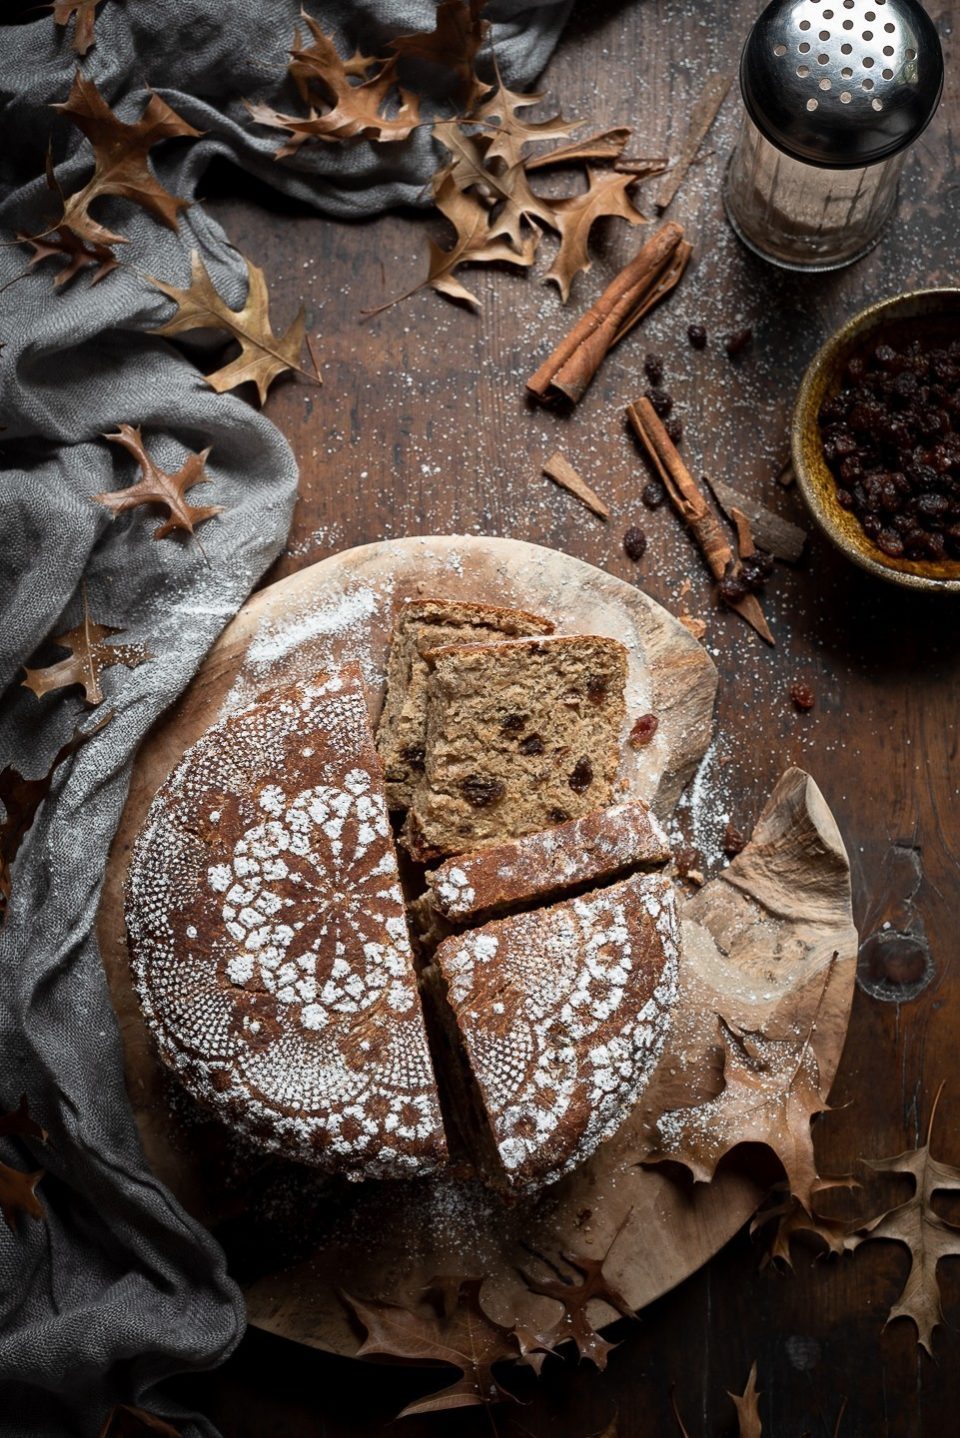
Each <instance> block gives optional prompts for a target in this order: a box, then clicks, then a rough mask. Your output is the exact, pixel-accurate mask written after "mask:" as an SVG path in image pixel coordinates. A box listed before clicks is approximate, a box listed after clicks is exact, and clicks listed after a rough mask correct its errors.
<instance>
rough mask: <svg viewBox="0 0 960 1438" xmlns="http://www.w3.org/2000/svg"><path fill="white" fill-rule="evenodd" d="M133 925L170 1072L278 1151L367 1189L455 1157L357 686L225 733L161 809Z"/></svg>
mask: <svg viewBox="0 0 960 1438" xmlns="http://www.w3.org/2000/svg"><path fill="white" fill-rule="evenodd" d="M127 924H128V932H129V935H130V943H131V952H132V962H133V971H134V978H135V983H136V987H137V992H138V995H139V998H140V1002H141V1004H142V1007H143V1010H144V1014H145V1016H146V1018H147V1022H148V1024H149V1026H150V1027H151V1029H152V1030H153V1032H154V1034H155V1035H156V1038H157V1040H158V1043H159V1045H160V1049H161V1053H162V1055H163V1057H164V1059H165V1060H166V1061H167V1062H168V1063H169V1064H171V1066H172V1067H173V1068H174V1069H175V1070H176V1071H177V1073H178V1074H179V1075H180V1077H181V1078H182V1080H183V1082H184V1084H185V1085H186V1086H187V1088H189V1089H190V1090H191V1091H192V1092H193V1093H194V1095H195V1097H197V1098H198V1099H200V1100H201V1101H203V1102H205V1103H207V1104H210V1105H211V1106H212V1107H213V1108H215V1109H216V1110H217V1111H218V1112H219V1113H220V1114H221V1116H222V1117H224V1118H225V1119H227V1120H228V1121H229V1122H230V1123H232V1124H234V1125H235V1126H238V1127H241V1128H243V1129H245V1130H247V1131H248V1132H250V1133H252V1134H253V1135H254V1136H255V1137H256V1138H258V1139H259V1140H260V1141H261V1142H262V1143H264V1144H266V1145H267V1146H269V1147H273V1148H278V1149H282V1150H283V1151H285V1152H287V1153H290V1154H292V1155H294V1156H296V1157H299V1158H302V1159H306V1160H308V1161H310V1162H313V1163H317V1164H319V1165H321V1166H323V1167H326V1168H330V1169H332V1170H333V1169H335V1170H340V1171H343V1172H346V1173H348V1174H351V1175H353V1176H358V1177H366V1176H399V1175H402V1174H408V1173H411V1172H424V1171H428V1170H429V1169H430V1168H432V1167H434V1166H435V1165H436V1163H437V1162H438V1161H439V1160H441V1159H442V1157H443V1153H444V1142H443V1137H442V1127H441V1120H440V1115H439V1107H438V1102H437V1098H436V1094H435V1090H434V1083H433V1076H432V1069H431V1065H430V1059H429V1054H428V1049H427V1043H426V1036H425V1033H424V1028H423V1020H422V1016H421V1012H420V1005H419V999H418V997H417V992H416V979H415V976H414V971H413V959H412V954H411V951H410V944H409V939H408V935H407V927H406V920H405V917H404V908H403V896H402V893H401V890H400V885H399V878H398V874H397V867H396V855H395V851H394V848H393V841H392V836H391V831H390V824H389V820H388V816H387V810H386V804H385V800H384V795H383V787H382V779H381V775H380V771H379V765H378V761H377V759H376V756H375V753H374V749H373V741H372V736H371V735H370V731H369V724H368V720H367V714H366V708H365V705H364V700H363V696H362V691H361V689H360V686H359V684H358V683H357V682H356V681H354V680H351V679H349V678H348V679H347V680H346V681H344V680H341V679H332V680H330V681H328V682H327V683H326V684H313V685H307V684H303V685H299V686H291V687H289V688H287V689H284V690H278V691H276V692H275V693H274V694H272V695H271V696H269V698H268V699H266V700H265V701H264V702H262V703H260V704H257V705H254V706H252V707H251V708H249V709H247V710H245V711H244V712H242V713H240V714H235V715H231V716H228V717H227V718H226V719H224V720H223V721H221V723H219V724H217V725H216V726H214V728H213V729H211V730H209V731H208V732H207V734H206V735H204V736H203V738H202V739H201V740H200V741H199V742H198V743H197V744H196V745H194V747H193V748H192V749H191V750H189V751H188V753H187V754H186V755H185V756H184V759H183V760H182V761H181V763H180V765H179V766H178V767H177V769H176V770H175V771H174V772H173V774H172V775H171V776H170V778H169V779H168V780H167V782H166V783H165V784H164V786H163V788H162V789H161V790H160V792H159V793H158V794H157V796H156V798H155V800H154V802H153V805H152V806H151V809H150V812H149V815H148V817H147V822H146V825H145V827H144V830H143V832H142V834H141V836H140V839H139V841H138V843H137V846H136V850H135V854H134V859H133V863H132V866H131V871H130V879H129V883H128V901H127Z"/></svg>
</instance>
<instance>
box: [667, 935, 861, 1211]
mask: <svg viewBox="0 0 960 1438" xmlns="http://www.w3.org/2000/svg"><path fill="white" fill-rule="evenodd" d="M836 959H837V955H836V954H834V956H833V958H832V959H831V961H830V963H829V964H827V966H826V968H825V971H824V976H823V985H822V987H821V989H820V993H819V996H818V998H817V1004H816V1008H815V1010H814V1013H813V1017H812V1019H811V1021H810V1026H809V1028H808V1029H807V1031H806V1033H805V1034H803V1035H802V1036H801V1035H798V1034H795V1033H793V1032H789V1033H787V1034H785V1035H781V1034H777V1033H766V1034H764V1033H751V1032H749V1031H748V1030H745V1029H736V1028H734V1027H733V1025H731V1024H729V1023H727V1022H726V1020H725V1019H724V1018H723V1017H722V1016H719V1015H718V1023H719V1028H720V1037H721V1041H722V1044H723V1084H724V1086H723V1088H722V1089H721V1090H720V1092H719V1093H718V1094H717V1095H716V1096H715V1097H714V1098H711V1099H708V1100H707V1101H706V1102H697V1103H695V1104H694V1105H692V1106H690V1107H686V1108H678V1109H674V1110H672V1111H670V1112H669V1113H664V1114H662V1115H661V1116H660V1117H659V1118H658V1119H657V1120H656V1124H655V1128H656V1132H657V1135H658V1138H659V1144H658V1147H657V1148H656V1149H655V1151H654V1152H652V1153H651V1154H650V1155H649V1158H648V1159H646V1160H644V1161H645V1162H652V1163H661V1162H663V1161H664V1160H672V1161H673V1162H676V1163H681V1164H683V1165H684V1166H685V1167H686V1168H688V1169H689V1170H690V1172H691V1173H692V1174H693V1176H694V1178H695V1179H696V1180H697V1182H700V1183H707V1182H709V1180H710V1179H711V1178H712V1177H713V1175H714V1172H715V1170H716V1167H717V1164H718V1163H719V1162H720V1160H721V1159H722V1158H723V1156H724V1155H725V1154H727V1153H729V1152H730V1150H731V1149H733V1148H736V1147H737V1146H738V1145H739V1144H742V1143H760V1144H765V1145H766V1147H767V1148H769V1149H771V1150H772V1151H773V1152H774V1154H776V1156H777V1158H778V1159H779V1160H780V1162H781V1164H782V1165H783V1169H784V1172H785V1174H786V1179H787V1191H788V1193H789V1194H790V1195H792V1196H793V1197H795V1198H796V1199H798V1200H799V1202H800V1203H801V1204H802V1205H803V1207H804V1208H805V1209H806V1210H807V1212H808V1213H812V1212H813V1195H814V1193H817V1192H819V1191H821V1190H823V1189H826V1188H837V1187H844V1186H848V1185H849V1182H850V1181H849V1179H847V1178H830V1179H826V1178H821V1177H820V1176H819V1175H818V1173H817V1166H816V1159H815V1156H814V1150H813V1133H812V1131H811V1125H812V1123H813V1120H814V1118H815V1117H816V1116H817V1114H820V1113H825V1112H826V1111H827V1109H828V1108H829V1105H828V1103H827V1101H826V1098H825V1097H824V1095H823V1093H822V1092H821V1087H820V1066H819V1064H818V1062H817V1055H816V1051H815V1049H814V1045H813V1039H814V1035H815V1033H816V1030H817V1023H818V1021H819V1018H820V1013H821V1010H822V1009H823V1003H824V999H825V998H826V995H827V989H828V988H829V985H830V980H831V978H832V976H833V971H834V968H835V966H836Z"/></svg>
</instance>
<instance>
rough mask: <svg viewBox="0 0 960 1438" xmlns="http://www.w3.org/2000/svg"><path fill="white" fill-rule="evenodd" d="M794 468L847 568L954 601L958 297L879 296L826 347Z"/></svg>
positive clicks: (810, 382)
mask: <svg viewBox="0 0 960 1438" xmlns="http://www.w3.org/2000/svg"><path fill="white" fill-rule="evenodd" d="M793 466H794V470H795V471H796V476H797V483H798V485H799V487H800V491H801V493H802V494H803V497H804V499H805V501H806V503H807V507H808V508H809V510H810V512H811V514H812V516H813V518H814V520H815V521H816V522H817V524H818V525H819V526H820V528H821V529H822V530H823V531H824V533H825V534H826V535H827V537H828V538H829V539H831V540H833V542H834V544H836V545H837V546H838V547H839V548H840V549H841V550H842V551H843V552H844V554H846V555H847V556H848V558H850V559H852V560H853V561H854V563H855V564H859V565H860V566H861V567H862V568H863V569H867V570H869V571H870V572H871V573H872V574H875V575H878V576H879V577H880V578H882V579H888V580H892V581H893V582H894V583H897V584H904V585H907V586H909V587H911V588H913V589H926V590H937V591H939V592H941V593H942V592H945V591H947V592H950V591H952V592H956V593H960V289H936V290H919V291H917V292H915V293H913V294H905V295H898V296H896V297H895V298H894V299H890V300H883V301H882V302H881V303H879V304H875V305H871V306H870V308H869V309H866V310H864V311H862V313H860V314H858V315H856V316H855V317H854V318H853V319H852V320H849V321H848V323H847V324H845V325H844V326H843V328H842V329H840V330H838V331H837V333H836V334H835V335H833V337H832V338H831V339H829V340H828V341H827V343H826V344H825V345H824V346H823V348H822V349H821V350H820V352H819V354H817V355H816V357H815V358H814V360H813V362H812V364H811V365H810V368H809V369H808V370H807V373H806V375H805V376H804V380H803V383H802V385H801V387H800V393H799V395H798V397H797V405H796V409H795V411H794V417H793Z"/></svg>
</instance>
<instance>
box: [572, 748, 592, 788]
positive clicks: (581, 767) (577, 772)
mask: <svg viewBox="0 0 960 1438" xmlns="http://www.w3.org/2000/svg"><path fill="white" fill-rule="evenodd" d="M567 783H568V784H569V785H570V788H571V789H572V790H573V792H574V793H575V794H583V793H585V792H586V790H587V789H589V788H590V785H591V784H592V783H593V765H592V764H591V763H590V760H589V759H587V758H586V757H584V758H583V759H578V760H577V762H576V764H575V765H574V766H573V773H572V774H571V775H570V778H569V779H568V780H567Z"/></svg>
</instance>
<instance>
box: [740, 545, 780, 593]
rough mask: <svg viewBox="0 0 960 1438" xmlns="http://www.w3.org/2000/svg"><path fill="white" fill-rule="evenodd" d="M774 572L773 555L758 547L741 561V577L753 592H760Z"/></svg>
mask: <svg viewBox="0 0 960 1438" xmlns="http://www.w3.org/2000/svg"><path fill="white" fill-rule="evenodd" d="M772 573H773V555H772V554H767V553H766V552H765V551H764V550H762V549H758V550H757V552H756V554H749V555H747V557H746V558H745V559H742V560H741V561H740V578H741V579H742V580H743V583H744V584H745V585H746V587H747V589H749V590H750V592H751V593H752V594H756V593H758V592H759V591H760V590H761V589H762V588H763V586H764V585H765V584H766V582H767V580H768V579H769V578H770V576H771V574H772Z"/></svg>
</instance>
